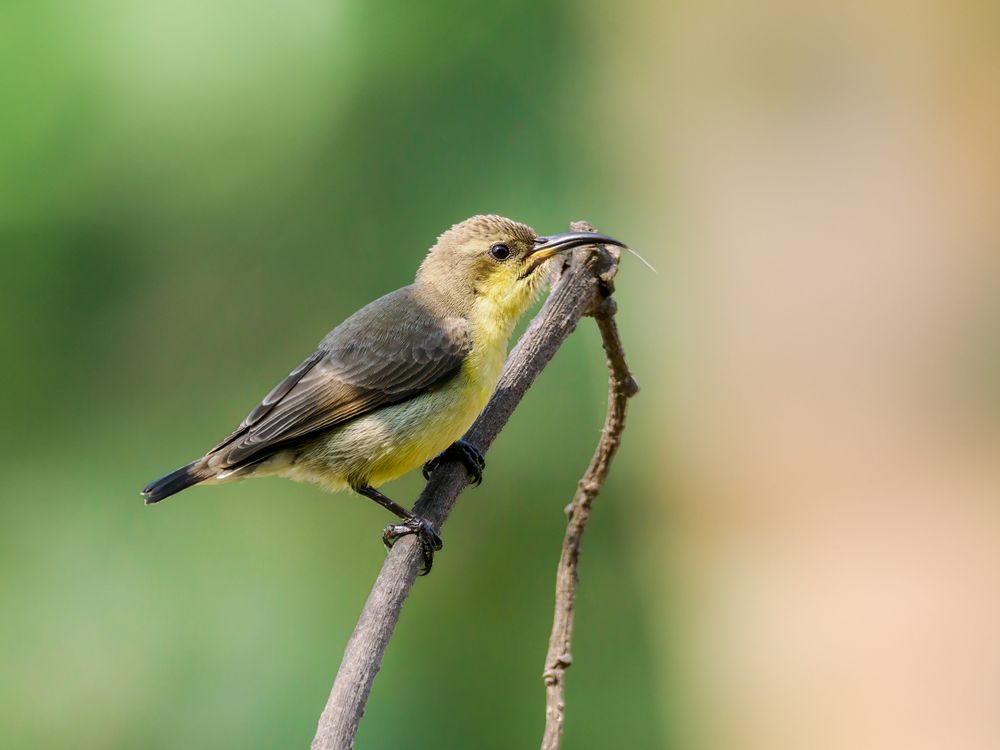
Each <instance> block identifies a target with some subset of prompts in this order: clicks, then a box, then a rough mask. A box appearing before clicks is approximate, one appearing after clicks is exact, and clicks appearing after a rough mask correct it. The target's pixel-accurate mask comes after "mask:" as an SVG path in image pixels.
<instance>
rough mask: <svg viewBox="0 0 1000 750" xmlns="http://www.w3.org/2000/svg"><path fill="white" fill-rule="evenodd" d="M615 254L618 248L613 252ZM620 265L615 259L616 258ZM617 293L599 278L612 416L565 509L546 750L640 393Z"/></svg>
mask: <svg viewBox="0 0 1000 750" xmlns="http://www.w3.org/2000/svg"><path fill="white" fill-rule="evenodd" d="M573 229H576V230H591V231H592V229H593V228H592V227H591V226H590V225H588V224H585V223H584V222H576V223H574V224H573ZM612 252H615V255H617V248H616V249H615V250H614V251H612ZM616 262H617V257H616ZM612 291H614V287H613V279H612V277H611V276H608V277H606V278H602V279H601V292H602V294H603V299H600V300H599V301H597V302H596V303H595V305H594V308H593V309H592V310H590V311H588V312H589V314H591V315H593V316H594V319H595V320H596V321H597V327H598V328H599V329H600V331H601V340H602V343H603V344H604V353H605V356H606V358H607V362H608V412H607V416H606V417H605V419H604V430H603V432H602V433H601V439H600V441H599V442H598V444H597V449H596V450H595V451H594V456H593V458H591V459H590V465H589V466H588V467H587V470H586V471H585V472H584V474H583V477H582V478H581V479H580V483H579V484H578V485H577V488H576V494H575V495H574V496H573V500H572V501H571V502H570V504H569V505H567V506H566V515H567V517H568V520H567V522H566V535H565V536H564V537H563V546H562V554H561V555H560V556H559V567H558V568H557V570H556V601H555V612H554V615H553V618H552V633H551V635H550V636H549V651H548V653H547V654H546V656H545V671H544V672H543V673H542V679H543V680H544V681H545V733H544V735H542V750H558V748H559V745H560V744H561V742H562V734H563V723H564V721H565V696H564V682H565V673H566V670H567V669H568V668H569V666H570V665H571V664H572V663H573V657H572V653H571V651H570V646H571V641H572V637H573V605H574V604H575V602H576V584H577V581H578V580H579V565H580V545H581V543H582V542H583V532H584V529H585V528H586V526H587V521H588V520H589V519H590V507H591V505H592V504H593V502H594V498H595V497H597V493H598V492H600V491H601V487H602V486H603V484H604V480H605V478H607V476H608V471H609V470H610V469H611V460H612V459H613V458H614V456H615V452H616V451H617V450H618V445H619V444H620V443H621V436H622V430H624V429H625V410H626V407H627V405H628V400H629V398H630V397H631V396H634V395H635V394H636V393H638V392H639V385H638V384H637V383H636V382H635V379H634V378H633V377H632V374H631V373H630V372H629V369H628V365H627V364H626V363H625V352H624V350H623V349H622V342H621V339H620V338H619V336H618V325H617V324H616V323H615V311H616V309H617V305H616V304H615V301H614V299H613V298H612V297H611V293H612Z"/></svg>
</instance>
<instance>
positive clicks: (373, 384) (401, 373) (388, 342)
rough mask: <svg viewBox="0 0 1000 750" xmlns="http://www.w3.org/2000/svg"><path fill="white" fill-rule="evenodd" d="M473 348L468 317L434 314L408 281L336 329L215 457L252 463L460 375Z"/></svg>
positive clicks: (216, 461)
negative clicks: (405, 285)
mask: <svg viewBox="0 0 1000 750" xmlns="http://www.w3.org/2000/svg"><path fill="white" fill-rule="evenodd" d="M471 349H472V339H471V335H470V332H469V327H468V323H467V321H466V320H465V319H464V318H457V317H446V318H441V317H440V316H436V315H434V314H432V313H431V311H430V310H429V309H428V308H427V307H426V305H424V304H423V303H422V302H421V301H420V300H419V299H418V298H417V296H416V295H415V294H414V290H413V287H404V288H403V289H400V290H398V291H396V292H393V293H392V294H389V295H386V296H385V297H383V298H381V299H379V300H376V301H375V302H373V303H371V304H370V305H368V306H367V307H364V308H362V309H361V310H359V311H358V312H357V313H355V314H354V315H352V316H351V317H350V318H348V319H347V320H345V321H344V322H343V323H342V324H341V325H340V326H338V327H337V328H335V329H334V330H333V331H332V332H331V333H330V334H329V335H328V336H327V337H326V338H325V339H323V341H322V342H321V343H320V346H319V348H318V349H317V350H316V351H315V352H314V353H313V354H312V355H310V356H309V357H308V358H307V359H306V360H305V361H304V362H303V363H302V364H300V365H299V366H298V367H296V368H295V369H294V370H293V371H292V372H291V373H289V374H288V376H287V377H285V378H284V379H283V380H282V381H281V382H280V383H278V385H276V386H275V387H274V388H273V389H272V390H271V392H270V393H268V394H267V395H266V396H265V397H264V399H263V400H262V401H261V403H260V404H259V405H258V406H257V407H256V408H254V410H253V411H251V412H250V414H248V415H247V417H246V418H245V419H244V420H243V421H242V422H241V423H240V425H239V427H237V428H236V430H235V431H234V432H233V433H232V434H231V435H230V436H229V437H228V438H226V440H224V441H223V442H221V443H220V444H219V445H217V446H216V447H215V448H213V449H212V451H211V452H210V453H209V455H208V457H209V459H210V461H211V464H212V465H215V466H218V467H219V468H220V469H231V468H235V467H238V466H240V465H243V464H247V463H253V462H256V461H259V460H261V459H262V458H265V457H267V456H268V455H270V454H272V453H274V452H276V451H277V450H280V449H281V448H283V447H285V446H287V445H288V444H290V443H293V442H296V441H299V440H303V439H305V438H307V437H309V436H310V435H312V434H315V433H317V432H319V431H322V430H326V429H330V428H331V427H335V426H336V425H339V424H343V423H344V422H346V421H349V420H351V419H355V418H357V417H359V416H362V415H364V414H368V413H370V412H371V411H374V410H376V409H378V408H380V407H382V406H386V405H389V404H393V403H398V402H400V401H405V400H407V399H410V398H413V397H414V396H416V395H418V394H420V393H423V392H425V391H426V390H428V389H430V388H433V387H435V386H437V385H440V384H442V383H444V382H446V381H447V380H449V379H450V378H452V377H454V375H455V374H456V373H457V372H458V371H459V369H460V368H461V366H462V361H463V360H464V359H465V357H466V355H467V354H468V353H469V351H470V350H471Z"/></svg>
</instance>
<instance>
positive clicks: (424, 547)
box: [351, 485, 444, 576]
mask: <svg viewBox="0 0 1000 750" xmlns="http://www.w3.org/2000/svg"><path fill="white" fill-rule="evenodd" d="M351 489H353V490H354V491H355V492H357V493H358V494H359V495H364V496H365V497H367V498H369V499H370V500H374V501H375V502H376V503H378V504H379V505H381V506H382V507H383V508H385V509H386V510H388V511H389V512H390V513H392V514H394V515H396V516H398V517H399V518H401V519H403V523H391V524H389V525H388V526H386V527H385V528H384V529H383V530H382V544H384V545H385V547H386V549H392V545H394V544H395V543H396V540H397V539H399V537H401V536H406V535H407V534H416V535H417V540H418V541H419V542H420V551H421V552H422V553H423V556H424V562H423V565H421V566H420V575H422V576H425V575H427V574H428V573H430V572H431V565H433V564H434V553H435V552H437V551H438V550H439V549H441V548H442V547H443V546H444V542H443V541H441V536H440V535H439V534H438V532H437V529H435V528H434V527H433V526H432V525H431V524H430V523H428V522H427V521H425V520H424V519H423V518H421V517H420V516H416V515H414V514H413V513H411V512H410V511H408V510H407V509H406V508H404V507H403V506H402V505H400V504H399V503H397V502H396V501H394V500H392V499H390V498H388V497H386V496H385V495H383V494H382V493H381V492H379V491H378V490H377V489H375V488H374V487H369V486H368V485H355V486H353V487H352V488H351Z"/></svg>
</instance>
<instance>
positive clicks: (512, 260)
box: [417, 216, 624, 322]
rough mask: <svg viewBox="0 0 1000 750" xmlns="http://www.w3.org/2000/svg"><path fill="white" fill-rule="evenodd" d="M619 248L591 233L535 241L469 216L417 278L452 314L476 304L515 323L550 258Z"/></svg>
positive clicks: (502, 224)
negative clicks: (598, 247) (582, 249)
mask: <svg viewBox="0 0 1000 750" xmlns="http://www.w3.org/2000/svg"><path fill="white" fill-rule="evenodd" d="M594 243H601V244H610V245H620V246H623V247H624V244H623V243H622V242H619V241H618V240H615V239H612V238H611V237H606V236H605V235H602V234H597V233H595V232H561V233H558V234H547V235H541V236H540V235H538V234H537V233H536V232H535V230H534V229H532V228H531V227H529V226H527V225H526V224H521V223H520V222H517V221H513V220H511V219H506V218H504V217H503V216H473V217H472V218H471V219H466V220H465V221H463V222H461V223H459V224H456V225H455V226H453V227H452V228H451V229H449V230H448V231H447V232H445V233H444V234H442V235H441V236H440V237H439V238H438V241H437V244H435V245H434V247H432V248H431V250H430V252H429V253H428V254H427V258H426V259H425V260H424V262H423V263H422V264H421V266H420V270H419V271H418V273H417V283H418V284H423V285H429V286H431V287H433V288H434V289H435V290H437V291H438V292H439V293H441V294H442V295H444V296H445V297H446V298H447V299H448V300H449V306H451V307H453V308H454V309H455V311H456V312H460V313H462V314H468V313H469V312H470V311H471V310H472V308H473V307H474V306H475V305H476V304H477V303H481V304H482V303H484V304H485V305H487V306H489V307H491V308H492V309H493V310H494V311H495V313H496V314H497V315H500V316H504V317H507V318H510V319H511V322H513V321H516V320H517V318H519V317H520V316H521V315H522V314H523V313H524V311H525V310H526V309H527V308H528V307H529V306H530V305H531V303H532V301H533V300H534V299H535V297H536V296H537V293H538V292H539V291H540V290H541V289H542V287H543V286H544V281H545V276H546V275H545V274H544V273H540V272H539V270H540V269H541V267H542V266H543V265H544V264H545V262H546V261H548V260H549V259H550V258H552V257H553V256H555V255H557V254H559V253H561V252H564V251H566V250H569V249H571V248H574V247H578V246H580V245H590V244H594Z"/></svg>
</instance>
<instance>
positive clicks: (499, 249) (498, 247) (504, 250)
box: [490, 242, 510, 260]
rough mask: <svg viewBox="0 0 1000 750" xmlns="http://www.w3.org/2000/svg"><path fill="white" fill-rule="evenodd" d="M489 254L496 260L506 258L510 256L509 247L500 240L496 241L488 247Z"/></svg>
mask: <svg viewBox="0 0 1000 750" xmlns="http://www.w3.org/2000/svg"><path fill="white" fill-rule="evenodd" d="M490 255H492V256H493V257H494V258H495V259H496V260H507V258H509V257H510V248H509V247H507V246H506V245H505V244H503V243H502V242H498V243H497V244H495V245H493V246H492V247H491V248H490Z"/></svg>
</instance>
